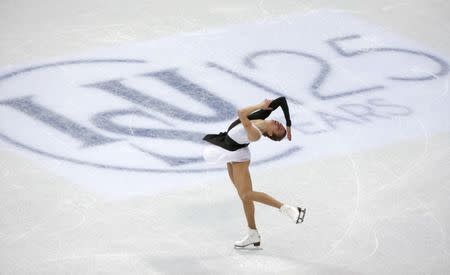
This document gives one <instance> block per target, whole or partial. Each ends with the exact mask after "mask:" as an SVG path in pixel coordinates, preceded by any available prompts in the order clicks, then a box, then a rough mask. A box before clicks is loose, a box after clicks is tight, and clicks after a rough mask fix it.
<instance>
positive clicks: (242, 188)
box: [232, 161, 283, 208]
mask: <svg viewBox="0 0 450 275" xmlns="http://www.w3.org/2000/svg"><path fill="white" fill-rule="evenodd" d="M249 164H250V161H246V162H233V164H232V171H233V179H234V183H235V186H236V188H237V189H238V193H239V196H240V197H241V200H242V201H243V202H247V201H252V202H253V201H257V202H260V203H263V204H266V205H269V206H273V207H276V208H280V207H281V206H282V205H283V204H282V203H281V202H279V201H277V200H276V199H274V198H273V197H271V196H269V195H267V194H266V193H263V192H256V191H253V189H252V180H251V177H250V171H249V168H248V167H249Z"/></svg>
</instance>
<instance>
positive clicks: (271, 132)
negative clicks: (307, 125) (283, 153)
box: [263, 120, 286, 141]
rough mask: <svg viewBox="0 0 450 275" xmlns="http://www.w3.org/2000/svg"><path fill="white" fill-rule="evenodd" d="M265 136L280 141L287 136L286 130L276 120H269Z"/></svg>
mask: <svg viewBox="0 0 450 275" xmlns="http://www.w3.org/2000/svg"><path fill="white" fill-rule="evenodd" d="M263 135H264V136H266V137H268V138H270V139H272V140H275V141H280V140H282V139H283V138H284V137H285V136H286V128H284V126H283V124H281V123H280V122H278V121H276V120H268V121H267V127H266V131H265V132H264V133H263Z"/></svg>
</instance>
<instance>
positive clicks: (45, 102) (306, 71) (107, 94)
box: [0, 35, 449, 173]
mask: <svg viewBox="0 0 450 275" xmlns="http://www.w3.org/2000/svg"><path fill="white" fill-rule="evenodd" d="M316 43H317V45H321V47H318V49H317V51H320V52H313V53H311V52H307V51H302V50H301V47H298V48H296V47H289V49H265V50H261V51H256V52H249V53H247V54H245V56H241V57H239V58H236V60H234V62H235V63H236V64H238V67H235V66H233V68H230V65H223V64H220V62H211V61H204V62H203V63H201V64H199V63H198V61H196V66H192V67H176V66H174V67H171V66H170V65H167V64H165V63H164V65H161V63H162V61H161V62H159V64H158V63H157V62H156V63H152V62H147V61H145V60H132V59H90V60H73V61H65V62H58V63H52V64H46V65H40V66H34V67H29V68H25V69H20V70H16V71H13V72H9V73H7V74H3V75H0V91H1V92H0V118H1V119H0V139H1V140H3V141H5V142H8V143H10V144H13V145H14V146H17V147H19V148H21V149H24V150H28V151H31V152H33V153H36V154H39V155H41V156H45V157H49V158H52V159H55V160H58V161H66V162H71V163H75V164H80V165H87V166H91V167H97V168H104V169H114V170H123V171H135V172H156V173H167V172H169V173H175V172H176V173H184V172H201V171H205V170H219V169H220V170H221V169H223V167H220V168H218V167H217V168H215V167H210V168H207V169H206V168H205V164H204V163H203V159H202V157H201V151H202V148H203V146H204V142H203V141H202V137H203V136H204V135H205V134H206V133H214V132H219V131H223V130H224V129H225V128H226V126H227V124H226V122H231V121H232V120H233V119H234V118H235V117H236V113H237V108H236V106H235V105H234V104H233V103H239V104H244V102H243V101H242V100H241V99H242V98H240V97H245V99H249V98H254V99H255V100H256V99H257V100H260V99H261V98H270V97H278V96H286V98H287V99H288V101H289V104H290V106H291V107H292V109H293V110H300V111H299V112H302V115H301V116H295V111H294V117H293V119H292V122H293V125H292V127H293V129H295V130H296V131H297V132H296V133H299V132H300V133H302V134H304V135H328V134H330V133H332V132H333V131H334V130H336V129H338V128H339V127H347V126H351V127H364V124H367V123H370V122H371V121H373V120H391V119H392V118H393V117H395V116H408V115H410V114H412V113H413V109H412V108H410V107H408V106H402V105H399V104H392V103H389V102H387V101H389V100H386V98H388V99H399V98H401V99H402V102H404V103H406V104H407V103H408V102H409V101H408V97H405V96H404V95H403V97H402V95H398V96H397V97H395V90H401V89H399V87H401V86H405V87H407V85H410V83H420V82H427V81H430V82H432V81H435V80H436V79H438V78H442V77H444V76H447V75H448V72H449V66H448V64H447V62H446V61H445V60H443V59H441V58H439V57H437V56H435V55H432V54H429V53H426V52H423V51H419V50H415V49H408V48H400V47H365V48H364V47H361V44H362V43H367V41H365V42H364V41H363V40H362V39H361V36H359V35H347V36H342V37H334V38H330V39H328V40H326V41H316ZM294 46H295V45H294ZM330 55H332V56H338V57H339V58H334V57H333V59H331V60H327V59H326V58H325V57H324V56H330ZM217 58H220V56H218V57H217ZM222 58H224V57H222ZM225 58H226V60H227V62H225V61H224V63H226V64H229V63H228V62H229V59H230V57H229V56H225ZM340 63H344V64H346V65H345V66H348V68H349V69H350V70H351V72H352V74H350V76H351V77H348V76H349V74H348V72H346V71H344V72H345V73H346V74H345V75H346V77H342V75H341V76H339V73H338V74H337V73H336V71H338V72H339V70H337V69H339V68H340V65H341V64H340ZM272 64H274V65H272ZM409 64H412V65H411V66H410V65H409ZM415 64H417V66H416V65H415ZM277 66H278V67H277ZM280 66H281V67H280ZM380 67H381V68H383V69H379V68H380ZM360 68H364V70H362V75H363V76H361V79H360V78H358V77H356V76H357V75H358V73H360V72H359V71H358V70H360ZM267 72H270V73H267ZM340 73H341V74H342V69H341V70H340ZM353 74H355V75H356V76H354V75H353ZM289 85H291V86H289ZM274 87H277V88H274ZM280 87H283V91H281V90H279V89H281V88H280ZM392 87H393V88H392ZM407 88H410V87H407ZM419 88H420V86H419ZM244 93H245V94H244ZM219 95H220V96H219ZM374 97H375V98H374ZM361 101H363V102H362V103H361ZM311 103H313V104H311ZM311 106H312V107H311ZM314 108H320V109H314ZM305 112H309V113H306V115H304V114H305ZM381 127H382V126H381ZM380 130H382V129H380ZM331 138H333V137H331ZM294 139H295V136H294ZM293 144H295V143H284V144H281V145H277V147H276V149H275V150H272V147H271V146H273V145H268V146H267V148H268V150H258V153H259V152H261V151H265V152H264V153H262V154H261V155H256V156H255V157H253V158H252V161H253V164H259V163H264V162H268V161H272V160H276V159H280V158H284V157H286V156H288V155H291V154H294V153H296V152H298V151H299V150H300V147H298V146H295V145H293ZM302 144H303V143H302ZM256 146H259V145H256Z"/></svg>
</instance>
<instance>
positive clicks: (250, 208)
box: [227, 163, 256, 229]
mask: <svg viewBox="0 0 450 275" xmlns="http://www.w3.org/2000/svg"><path fill="white" fill-rule="evenodd" d="M227 168H228V175H229V176H230V179H231V182H232V183H233V185H234V187H236V190H237V191H238V193H239V187H238V186H237V185H236V183H235V181H234V175H233V166H232V165H231V163H227ZM250 188H251V185H250ZM242 204H243V206H244V212H245V218H246V219H247V225H248V227H249V228H250V229H256V222H255V205H254V203H253V201H242Z"/></svg>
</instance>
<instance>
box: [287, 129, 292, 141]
mask: <svg viewBox="0 0 450 275" xmlns="http://www.w3.org/2000/svg"><path fill="white" fill-rule="evenodd" d="M286 129H287V138H288V140H289V141H291V140H292V133H291V127H286Z"/></svg>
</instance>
